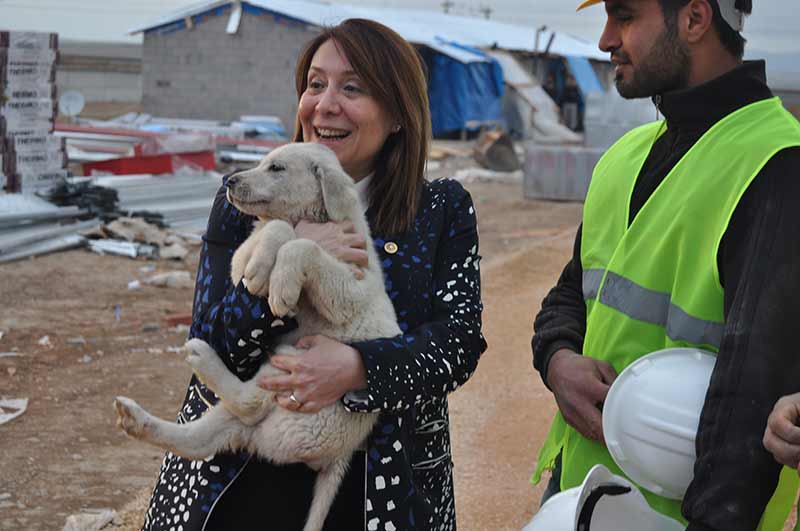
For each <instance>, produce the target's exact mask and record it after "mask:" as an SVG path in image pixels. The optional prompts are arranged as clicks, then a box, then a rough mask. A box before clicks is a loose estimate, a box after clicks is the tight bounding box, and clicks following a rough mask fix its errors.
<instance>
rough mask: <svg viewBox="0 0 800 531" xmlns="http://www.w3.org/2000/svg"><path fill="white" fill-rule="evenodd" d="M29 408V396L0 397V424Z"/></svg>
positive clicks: (9, 420)
mask: <svg viewBox="0 0 800 531" xmlns="http://www.w3.org/2000/svg"><path fill="white" fill-rule="evenodd" d="M26 409H28V399H27V398H0V424H6V423H7V422H11V421H12V420H14V419H15V418H17V417H19V416H20V415H22V414H23V413H25V410H26Z"/></svg>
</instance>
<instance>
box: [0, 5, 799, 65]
mask: <svg viewBox="0 0 800 531" xmlns="http://www.w3.org/2000/svg"><path fill="white" fill-rule="evenodd" d="M196 1H197V0H0V30H2V29H10V30H24V29H27V30H36V31H57V32H58V33H60V34H61V36H62V38H64V39H71V40H89V41H117V42H141V36H128V35H126V32H127V30H128V29H129V28H131V27H134V26H137V25H139V24H144V23H147V22H149V21H151V20H153V19H155V18H157V17H159V16H161V15H164V14H165V13H168V12H169V11H172V10H173V9H177V8H181V7H185V6H186V5H190V4H193V3H196ZM331 1H332V2H333V3H337V2H336V0H331ZM449 1H450V2H452V7H451V8H450V11H451V12H452V13H455V14H459V15H473V16H483V14H482V11H481V10H482V9H483V8H486V7H488V8H490V9H491V13H490V17H491V18H492V19H494V20H498V21H502V22H510V23H514V24H518V25H526V26H530V27H531V31H535V29H536V28H538V27H540V26H542V25H546V26H548V28H549V29H554V30H556V31H563V32H566V33H571V34H573V35H577V36H579V37H584V38H586V39H590V40H592V41H594V42H596V41H597V39H598V37H599V36H600V33H601V31H602V27H603V21H604V19H605V12H604V10H603V7H602V6H594V7H592V8H589V9H586V10H585V11H582V12H580V13H576V12H575V7H576V6H577V4H578V3H579V0H449ZM341 3H349V4H356V5H359V4H360V5H379V6H380V5H382V6H387V7H400V8H415V9H429V10H442V9H443V8H442V3H443V0H347V1H346V2H341ZM754 4H755V6H754V14H753V15H752V16H751V17H750V18H748V19H747V22H746V23H745V31H744V35H745V37H746V38H747V39H748V41H749V44H748V48H749V49H751V50H759V51H765V52H772V53H792V54H793V53H796V54H798V56H800V38H798V37H797V35H798V33H800V32H799V31H798V25H799V24H798V23H800V12H798V7H800V6H799V5H798V0H756V1H755V2H754Z"/></svg>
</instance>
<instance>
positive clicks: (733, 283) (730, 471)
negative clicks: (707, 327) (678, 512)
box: [683, 148, 800, 531]
mask: <svg viewBox="0 0 800 531" xmlns="http://www.w3.org/2000/svg"><path fill="white" fill-rule="evenodd" d="M798 169H800V148H794V149H790V150H785V151H782V152H780V153H779V154H778V155H776V156H775V157H773V158H772V160H770V162H768V163H767V165H766V166H765V167H764V168H763V169H762V171H761V173H760V174H759V175H758V176H757V177H756V179H755V181H754V182H753V184H752V185H751V186H750V188H749V189H748V191H747V192H746V193H745V195H744V196H743V197H742V200H741V201H740V203H739V205H738V206H737V208H736V211H735V212H734V215H733V218H732V219H731V223H730V225H729V226H728V230H727V232H726V234H725V237H724V239H723V245H722V247H721V248H720V253H719V256H718V259H719V261H720V271H721V275H722V281H723V285H724V286H725V317H726V326H725V331H724V334H723V338H722V345H721V347H720V352H719V355H718V358H717V363H716V366H715V367H714V372H713V374H712V377H711V385H710V387H709V390H708V394H707V395H706V402H705V406H704V408H703V411H702V415H701V417H700V425H699V429H698V433H697V442H696V445H697V461H696V463H695V477H694V481H692V483H691V485H690V486H689V490H688V491H687V493H686V496H685V497H684V500H683V514H684V516H686V518H687V519H688V520H689V521H690V525H689V527H688V531H710V530H719V531H722V530H724V531H738V530H741V531H745V530H747V531H752V530H753V529H756V527H757V525H758V523H759V520H760V518H761V515H762V513H763V512H764V509H765V507H766V505H767V502H768V501H769V499H770V498H771V496H772V493H773V491H774V490H775V486H776V485H777V481H778V475H779V473H780V469H781V467H780V465H778V464H777V463H776V462H775V460H774V459H773V458H772V456H771V455H770V454H769V453H768V452H767V451H766V450H765V449H764V447H763V445H762V442H761V441H762V437H763V434H764V428H765V426H766V422H767V417H768V416H769V413H770V411H771V410H772V407H773V405H774V404H775V402H776V401H777V400H778V398H779V397H781V396H782V395H785V394H789V393H794V392H797V391H798V388H799V387H800V356H798V355H797V347H796V338H795V337H794V334H795V333H796V328H797V326H798V323H800V296H799V295H800V271H798V260H799V259H800V238H798V237H797V234H796V231H797V228H798V227H800V208H798V206H797V200H798V199H797V198H798V197H800V171H798Z"/></svg>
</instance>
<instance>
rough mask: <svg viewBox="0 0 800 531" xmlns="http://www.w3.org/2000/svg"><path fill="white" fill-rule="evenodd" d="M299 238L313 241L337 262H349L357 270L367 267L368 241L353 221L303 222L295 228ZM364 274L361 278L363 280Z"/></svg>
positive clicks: (361, 273)
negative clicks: (357, 229)
mask: <svg viewBox="0 0 800 531" xmlns="http://www.w3.org/2000/svg"><path fill="white" fill-rule="evenodd" d="M294 230H295V233H296V234H297V237H298V238H305V239H307V240H312V241H314V242H316V243H317V245H319V246H320V247H322V248H323V249H324V250H325V252H327V253H328V254H329V255H331V256H333V257H334V258H336V259H337V260H341V261H342V262H347V263H349V264H352V265H354V266H356V268H361V267H367V266H368V265H369V256H368V255H367V240H366V238H365V237H364V235H363V234H359V233H358V232H357V231H356V228H355V226H354V225H353V223H352V222H351V221H343V222H341V223H333V222H328V223H310V222H308V221H301V222H299V223H298V224H297V226H295V228H294ZM359 272H360V271H359ZM363 276H364V274H363V272H360V277H361V278H363Z"/></svg>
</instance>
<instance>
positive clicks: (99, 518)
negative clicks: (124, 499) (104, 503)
mask: <svg viewBox="0 0 800 531" xmlns="http://www.w3.org/2000/svg"><path fill="white" fill-rule="evenodd" d="M115 520H118V516H117V512H116V511H115V510H113V509H84V512H82V513H80V514H73V515H71V516H69V517H67V522H66V523H65V524H64V527H62V528H61V531H100V530H101V529H103V528H104V527H106V526H107V525H108V524H110V523H112V522H114V521H115Z"/></svg>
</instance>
